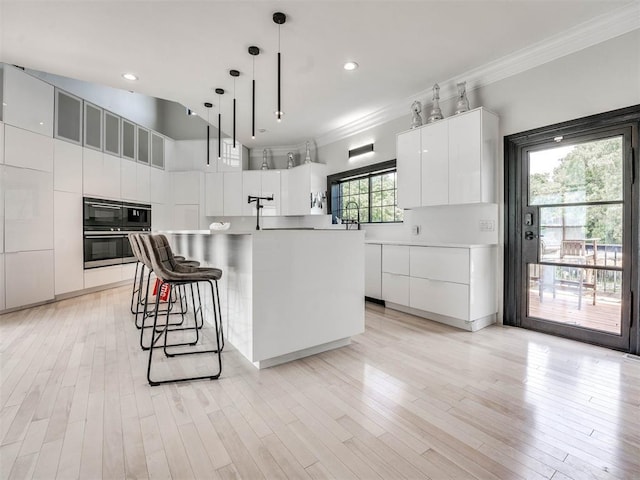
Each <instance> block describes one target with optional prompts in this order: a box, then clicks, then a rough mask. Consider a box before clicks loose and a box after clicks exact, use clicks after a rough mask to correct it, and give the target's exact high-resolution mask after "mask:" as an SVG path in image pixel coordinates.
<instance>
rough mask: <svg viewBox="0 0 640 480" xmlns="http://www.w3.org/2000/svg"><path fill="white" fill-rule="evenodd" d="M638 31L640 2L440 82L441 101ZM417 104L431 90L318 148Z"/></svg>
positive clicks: (331, 135) (323, 140) (328, 137)
mask: <svg viewBox="0 0 640 480" xmlns="http://www.w3.org/2000/svg"><path fill="white" fill-rule="evenodd" d="M639 28H640V1H638V0H636V1H634V2H632V3H629V4H628V5H625V6H623V7H621V8H618V9H616V10H614V11H612V12H610V13H607V14H605V15H601V16H599V17H597V18H594V19H592V20H589V21H587V22H584V23H581V24H579V25H576V26H575V27H572V28H570V29H568V30H566V31H564V32H562V33H561V34H558V35H554V36H552V37H550V38H548V39H546V40H544V41H542V42H538V43H536V44H534V45H531V46H529V47H526V48H523V49H521V50H518V51H517V52H514V53H511V54H509V55H506V56H504V57H502V58H500V59H498V60H496V61H493V62H490V63H487V64H485V65H482V66H481V67H478V68H474V69H471V70H468V71H466V72H464V73H462V74H460V75H456V76H455V77H453V78H450V79H448V80H445V81H444V82H438V84H439V85H440V101H441V102H446V101H447V100H450V99H452V98H454V97H456V96H457V89H456V83H458V82H460V81H462V80H464V81H466V82H467V91H468V92H469V91H471V90H475V89H477V88H480V87H483V86H485V85H489V84H491V83H494V82H497V81H499V80H503V79H505V78H508V77H510V76H513V75H517V74H518V73H522V72H524V71H527V70H530V69H532V68H535V67H538V66H540V65H543V64H545V63H548V62H551V61H553V60H556V59H558V58H561V57H564V56H566V55H570V54H572V53H575V52H578V51H580V50H583V49H585V48H588V47H591V46H593V45H596V44H598V43H602V42H605V41H607V40H610V39H612V38H615V37H618V36H620V35H624V34H625V33H629V32H631V31H633V30H637V29H639ZM414 100H420V101H422V104H423V105H425V106H426V105H429V104H430V102H431V100H432V89H431V88H428V89H425V90H422V91H421V92H418V93H416V94H415V95H411V96H409V97H407V98H405V99H404V100H403V101H401V102H400V103H396V104H392V105H388V106H386V107H383V108H380V109H378V110H376V111H374V112H372V113H370V114H368V115H366V116H364V117H362V118H360V119H358V120H356V121H353V122H350V123H347V124H345V125H342V126H341V127H338V128H336V129H333V130H330V131H328V132H325V133H323V134H321V135H319V136H318V137H317V138H316V145H317V146H318V147H322V146H325V145H328V144H330V143H334V142H337V141H339V140H342V139H344V138H347V137H350V136H352V135H356V134H358V133H360V132H363V131H365V130H369V129H371V128H374V127H377V126H379V125H382V124H384V123H387V122H389V121H391V120H395V119H396V118H399V117H402V116H405V115H407V116H408V115H409V105H411V103H412V102H413V101H414Z"/></svg>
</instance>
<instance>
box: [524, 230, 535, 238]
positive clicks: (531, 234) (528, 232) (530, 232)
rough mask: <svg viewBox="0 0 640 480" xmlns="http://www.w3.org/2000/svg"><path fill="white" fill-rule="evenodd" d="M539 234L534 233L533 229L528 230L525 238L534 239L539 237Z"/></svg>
mask: <svg viewBox="0 0 640 480" xmlns="http://www.w3.org/2000/svg"><path fill="white" fill-rule="evenodd" d="M537 237H538V235H536V234H535V233H533V232H532V231H530V230H529V231H526V232H524V239H525V240H533V239H534V238H537Z"/></svg>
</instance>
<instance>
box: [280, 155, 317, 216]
mask: <svg viewBox="0 0 640 480" xmlns="http://www.w3.org/2000/svg"><path fill="white" fill-rule="evenodd" d="M285 172H286V175H283V177H282V179H283V180H282V201H283V205H282V214H283V215H322V214H324V213H325V212H326V207H325V205H326V190H327V166H326V165H324V164H322V163H306V164H303V165H300V166H298V167H295V168H291V169H289V170H283V173H285ZM285 191H286V195H285ZM285 202H286V205H285V204H284V203H285Z"/></svg>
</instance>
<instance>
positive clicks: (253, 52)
mask: <svg viewBox="0 0 640 480" xmlns="http://www.w3.org/2000/svg"><path fill="white" fill-rule="evenodd" d="M249 54H250V55H252V56H253V68H252V71H251V76H252V78H253V80H252V82H251V138H252V139H255V138H256V56H257V55H260V49H259V48H258V47H256V46H254V45H252V46H251V47H249Z"/></svg>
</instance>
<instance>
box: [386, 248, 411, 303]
mask: <svg viewBox="0 0 640 480" xmlns="http://www.w3.org/2000/svg"><path fill="white" fill-rule="evenodd" d="M382 299H383V300H385V301H387V302H392V303H396V304H398V305H405V306H408V305H409V247H408V246H406V245H382Z"/></svg>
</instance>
